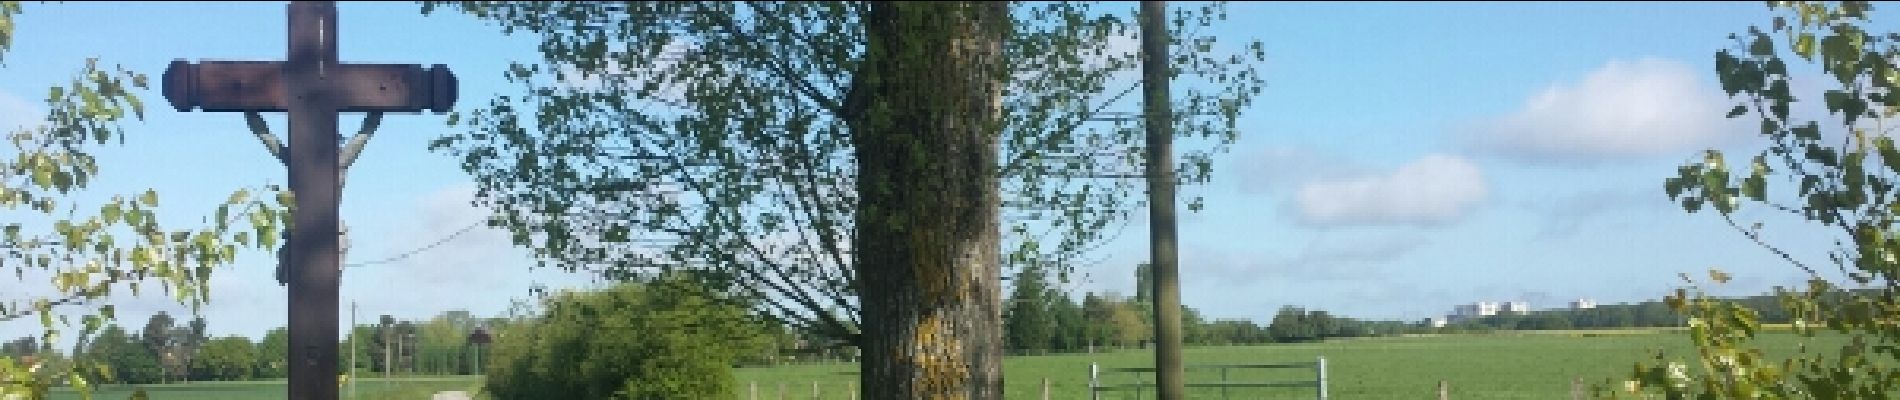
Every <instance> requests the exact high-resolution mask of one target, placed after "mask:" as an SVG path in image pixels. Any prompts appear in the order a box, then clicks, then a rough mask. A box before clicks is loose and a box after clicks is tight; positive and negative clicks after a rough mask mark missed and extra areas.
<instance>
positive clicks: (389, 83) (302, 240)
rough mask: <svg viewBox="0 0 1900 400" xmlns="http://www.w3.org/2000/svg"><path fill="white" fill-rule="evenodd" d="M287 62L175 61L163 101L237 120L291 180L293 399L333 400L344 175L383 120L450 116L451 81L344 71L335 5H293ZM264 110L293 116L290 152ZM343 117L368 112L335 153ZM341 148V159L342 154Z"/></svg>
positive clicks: (392, 68)
mask: <svg viewBox="0 0 1900 400" xmlns="http://www.w3.org/2000/svg"><path fill="white" fill-rule="evenodd" d="M289 14H290V29H289V30H290V35H289V39H290V40H289V52H288V54H287V56H288V58H287V59H286V61H280V62H279V61H204V62H198V63H189V62H186V61H184V60H176V61H172V63H171V65H170V66H168V67H167V68H166V69H165V76H164V92H165V100H167V101H169V102H170V103H171V105H172V107H173V108H176V109H178V111H191V110H192V109H193V108H197V109H200V110H203V111H211V112H243V113H244V116H245V120H246V122H247V124H248V125H249V127H250V129H251V131H252V133H253V134H255V135H257V137H258V139H260V140H261V141H263V142H264V147H266V148H267V149H268V150H269V151H270V152H271V155H272V156H275V157H276V158H277V159H278V161H280V162H282V163H284V165H285V167H286V168H287V169H288V170H289V172H290V174H289V175H290V191H291V193H293V194H295V199H296V200H295V202H296V204H295V207H296V208H295V209H294V210H293V211H292V214H291V218H292V225H291V230H290V231H289V232H288V233H287V234H286V235H285V241H284V247H283V249H282V251H281V252H280V253H279V258H278V260H279V265H278V280H279V282H282V283H284V284H286V285H288V286H289V291H290V302H289V313H290V327H289V333H290V349H289V351H290V354H289V355H288V356H289V357H288V358H287V360H289V361H290V362H289V364H290V365H289V372H290V385H289V392H290V395H289V398H291V399H321V400H333V399H336V398H337V392H338V387H337V375H336V371H337V342H338V341H337V319H338V314H337V313H338V306H337V303H338V301H337V291H338V284H339V281H340V279H339V278H340V277H341V275H342V270H341V269H340V267H341V266H342V265H341V263H340V261H341V254H340V247H339V238H338V236H339V235H340V234H341V233H342V232H341V231H340V230H339V229H338V226H339V224H338V222H337V206H338V200H339V197H340V195H341V192H342V186H343V172H345V170H346V169H347V168H348V167H349V165H350V164H351V163H352V162H354V161H355V160H356V155H357V154H358V153H359V152H361V151H362V148H363V146H364V144H365V143H367V142H368V141H369V137H370V135H371V134H372V133H373V132H374V131H375V130H376V125H377V124H379V123H380V122H381V121H382V113H384V112H418V111H422V110H425V109H426V110H430V111H434V112H436V113H442V112H447V111H448V110H449V108H450V107H451V106H453V105H454V104H455V96H456V80H455V75H453V74H451V73H450V72H449V69H448V67H446V66H443V65H440V64H437V65H434V66H432V67H430V68H427V69H425V68H423V67H422V66H421V65H415V64H342V63H339V62H338V61H337V45H336V37H337V35H336V3H335V2H330V1H293V2H291V3H290V5H289ZM260 112H288V113H289V114H290V124H289V125H290V145H289V146H288V147H285V146H284V145H283V144H282V142H280V141H278V140H277V138H276V136H274V135H271V133H270V131H269V129H268V128H267V127H266V126H265V124H264V120H263V118H262V117H260V116H259V115H258V113H260ZM339 112H364V113H368V115H367V116H366V117H365V119H364V121H363V129H362V130H361V131H359V132H358V133H357V134H356V135H355V136H354V137H352V138H351V139H350V143H349V144H348V146H347V148H343V149H339V142H340V141H341V140H340V139H341V138H340V136H339V135H338V134H337V114H338V113H339ZM339 150H341V151H339Z"/></svg>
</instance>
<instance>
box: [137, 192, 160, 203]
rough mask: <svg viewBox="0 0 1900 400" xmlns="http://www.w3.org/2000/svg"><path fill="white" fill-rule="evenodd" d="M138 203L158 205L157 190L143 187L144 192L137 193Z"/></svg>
mask: <svg viewBox="0 0 1900 400" xmlns="http://www.w3.org/2000/svg"><path fill="white" fill-rule="evenodd" d="M139 203H140V204H144V205H145V206H146V207H158V192H157V191H154V190H151V189H145V193H144V194H140V195H139Z"/></svg>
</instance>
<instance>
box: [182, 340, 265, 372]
mask: <svg viewBox="0 0 1900 400" xmlns="http://www.w3.org/2000/svg"><path fill="white" fill-rule="evenodd" d="M256 364H257V345H255V344H253V343H251V339H249V338H245V337H243V336H227V337H222V338H217V339H212V340H209V341H206V342H205V343H204V346H203V347H201V348H200V349H199V351H198V355H197V356H194V357H192V358H191V377H192V379H201V380H219V381H237V380H247V379H251V377H253V376H255V375H254V374H255V373H256V369H255V368H254V367H255V366H256Z"/></svg>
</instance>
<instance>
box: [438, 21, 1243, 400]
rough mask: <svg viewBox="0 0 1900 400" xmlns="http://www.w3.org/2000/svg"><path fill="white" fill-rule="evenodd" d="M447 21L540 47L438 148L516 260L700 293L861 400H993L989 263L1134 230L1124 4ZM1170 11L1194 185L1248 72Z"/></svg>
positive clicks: (1063, 258) (1185, 167)
mask: <svg viewBox="0 0 1900 400" xmlns="http://www.w3.org/2000/svg"><path fill="white" fill-rule="evenodd" d="M427 4H428V6H425V7H431V6H437V5H440V4H437V3H427ZM452 5H455V6H457V7H458V8H460V9H461V10H463V11H466V12H468V13H471V14H473V15H476V16H479V17H483V18H487V19H491V20H495V21H498V22H501V23H502V25H503V26H504V27H505V28H504V29H506V30H508V31H511V32H512V31H525V32H531V33H533V34H537V35H539V36H540V37H541V38H542V45H541V53H542V58H543V59H542V60H540V62H536V63H528V64H517V65H515V66H514V67H513V68H512V69H511V71H510V72H509V73H508V76H509V78H510V79H512V80H514V81H516V82H519V83H520V84H522V85H523V86H524V89H525V95H508V96H504V97H501V98H497V99H495V100H494V101H492V102H491V103H490V104H489V106H488V107H487V108H485V109H480V110H475V111H473V112H469V113H465V114H461V115H459V116H458V117H460V118H459V120H460V123H462V124H465V125H467V126H469V127H470V128H471V129H470V131H469V132H467V133H462V134H456V135H451V136H448V137H445V138H443V139H442V140H440V141H438V142H436V143H435V147H436V148H438V149H443V150H446V151H449V152H451V153H452V154H455V155H458V156H461V157H462V158H463V160H464V169H466V170H467V171H468V172H470V173H471V174H472V175H474V176H475V177H476V180H477V182H478V187H479V189H478V193H479V195H480V197H481V198H482V199H483V200H482V201H481V202H482V203H483V204H485V205H488V206H491V207H493V208H494V209H495V212H496V215H495V218H494V219H493V221H494V222H496V223H497V224H498V225H501V226H505V227H507V228H509V229H510V230H512V231H513V232H514V234H515V235H514V239H515V241H516V243H518V244H521V245H525V246H528V247H530V248H533V249H535V251H536V252H537V254H538V255H540V256H542V257H543V258H544V259H546V261H547V262H548V263H549V264H550V265H559V266H562V267H563V268H577V269H588V270H592V271H596V272H599V273H600V274H602V275H605V276H608V277H614V278H629V277H634V276H639V275H642V274H648V273H652V272H654V271H658V270H677V269H704V270H712V271H717V272H718V273H719V274H720V275H723V276H725V277H727V278H728V279H729V282H730V283H731V285H730V289H732V290H735V291H737V292H740V293H742V294H746V295H750V296H753V297H755V298H758V299H761V300H764V301H765V303H763V304H764V306H763V307H762V308H763V309H762V310H761V311H763V312H764V313H765V314H766V315H768V316H770V317H773V318H776V319H779V320H782V321H785V322H786V323H788V324H790V325H793V326H797V327H800V328H801V329H804V330H808V331H811V332H815V333H818V334H823V335H827V336H831V337H836V338H841V339H845V340H847V341H848V342H850V343H853V344H856V345H858V347H860V348H862V349H863V351H864V362H863V363H862V364H861V367H862V368H863V369H864V370H863V371H862V372H864V373H863V374H862V375H861V376H862V377H863V379H864V384H863V385H862V388H863V390H864V391H865V397H866V398H879V399H881V398H920V397H930V396H939V395H948V394H949V393H952V392H956V393H963V394H964V395H966V396H969V397H971V398H997V397H999V396H1000V387H1001V385H1000V379H1001V375H1000V356H1001V349H1002V344H1003V343H1002V342H1003V340H1002V336H1003V335H1002V332H1001V329H1000V326H1001V324H1000V321H998V319H999V318H1000V316H1001V314H1002V307H1001V305H1000V304H998V302H999V300H1000V298H1001V293H1000V291H1001V290H1000V285H1001V283H1000V277H1001V276H1002V272H1001V269H1002V264H1011V265H1028V264H1039V265H1048V266H1051V267H1052V268H1051V270H1052V271H1055V272H1056V273H1057V275H1059V276H1066V273H1067V272H1068V271H1069V268H1072V267H1073V266H1075V265H1081V264H1086V263H1089V262H1091V261H1092V260H1091V259H1090V258H1088V256H1089V254H1090V252H1089V251H1090V250H1091V249H1092V248H1093V247H1094V246H1095V245H1097V244H1099V243H1101V242H1102V241H1103V239H1105V238H1107V237H1108V236H1110V235H1112V234H1114V233H1115V232H1117V231H1118V230H1119V229H1120V227H1121V226H1122V225H1123V224H1125V223H1126V222H1127V213H1128V212H1129V211H1130V210H1131V209H1133V208H1134V207H1136V206H1139V205H1140V203H1139V199H1134V198H1133V197H1134V196H1130V194H1132V193H1135V192H1136V191H1138V190H1140V188H1141V187H1142V185H1141V184H1140V181H1139V180H1136V179H1130V178H1136V177H1139V176H1140V174H1139V171H1140V170H1141V163H1142V162H1141V160H1142V157H1141V148H1140V143H1142V139H1143V136H1142V133H1141V131H1140V130H1139V129H1138V128H1139V126H1138V124H1137V122H1138V119H1137V118H1130V117H1131V116H1133V115H1135V113H1132V112H1129V111H1132V110H1134V108H1135V105H1136V104H1137V103H1136V101H1137V100H1138V99H1136V98H1135V96H1129V95H1128V94H1130V93H1131V92H1133V89H1134V88H1135V80H1134V79H1133V77H1134V75H1133V71H1134V68H1135V67H1136V65H1137V63H1136V61H1138V60H1137V58H1138V57H1139V55H1138V53H1137V52H1135V51H1134V50H1135V49H1134V46H1133V45H1132V44H1133V42H1134V41H1133V40H1131V39H1130V37H1131V35H1132V33H1133V30H1134V29H1133V25H1134V24H1133V19H1132V18H1130V17H1131V14H1132V13H1133V11H1134V7H1133V6H1132V5H1129V6H1128V7H1125V8H1119V9H1114V10H1102V9H1100V8H1101V7H1098V5H1096V4H1088V3H967V2H953V3H907V2H637V3H630V4H629V3H612V4H607V3H592V2H575V3H565V2H554V3H550V2H465V3H452ZM1111 8H1113V7H1111ZM1179 11H1181V13H1180V14H1179V15H1177V17H1178V18H1176V19H1174V21H1175V24H1174V26H1172V27H1171V29H1172V30H1175V31H1181V32H1180V33H1177V36H1175V37H1176V38H1180V39H1179V40H1177V41H1175V43H1173V45H1174V46H1176V47H1178V48H1179V49H1178V50H1177V51H1176V52H1175V53H1174V54H1179V55H1181V57H1178V58H1177V59H1175V60H1171V61H1173V62H1172V64H1173V66H1174V67H1175V68H1177V69H1178V72H1179V73H1180V75H1179V77H1180V78H1182V80H1183V81H1189V80H1193V81H1194V82H1184V84H1183V85H1181V86H1182V87H1184V88H1187V89H1188V90H1183V91H1181V95H1180V96H1179V97H1176V98H1175V105H1176V107H1177V108H1178V109H1179V110H1178V114H1180V115H1183V116H1184V118H1181V119H1179V120H1178V121H1177V123H1178V126H1177V127H1178V129H1176V132H1177V134H1178V135H1180V136H1181V137H1184V138H1203V139H1208V141H1206V142H1204V143H1203V144H1204V145H1201V146H1183V147H1182V148H1184V149H1187V150H1189V151H1188V152H1187V153H1186V154H1183V157H1182V158H1181V160H1182V162H1181V165H1180V166H1179V169H1180V170H1181V171H1182V174H1181V176H1182V178H1183V179H1182V181H1181V183H1182V184H1188V183H1195V182H1204V181H1205V180H1206V179H1207V178H1208V177H1209V174H1210V172H1211V171H1210V165H1211V164H1210V163H1209V162H1208V160H1209V157H1210V155H1211V154H1213V153H1214V152H1218V151H1222V150H1224V149H1225V146H1226V145H1227V144H1229V143H1231V142H1232V141H1233V140H1234V139H1235V137H1236V135H1237V131H1236V129H1235V128H1234V125H1233V122H1234V120H1235V118H1236V117H1237V116H1238V113H1239V110H1241V109H1243V108H1245V107H1246V106H1247V105H1248V104H1250V103H1251V101H1252V99H1253V97H1254V96H1255V95H1256V94H1257V93H1258V92H1259V90H1260V87H1261V85H1262V81H1261V79H1260V77H1259V75H1258V74H1257V73H1256V72H1255V71H1254V69H1253V64H1252V63H1253V62H1257V61H1259V60H1261V58H1262V55H1261V53H1260V47H1259V45H1258V43H1252V44H1251V45H1249V46H1246V47H1245V48H1244V49H1240V48H1223V49H1221V50H1224V51H1231V53H1232V54H1231V56H1230V55H1222V54H1215V52H1214V51H1213V50H1214V45H1215V43H1214V40H1213V38H1211V37H1207V36H1191V35H1190V33H1193V28H1196V27H1199V26H1203V25H1208V24H1211V23H1212V22H1213V21H1215V20H1218V19H1220V18H1221V17H1223V13H1224V11H1223V9H1222V8H1221V7H1220V4H1219V3H1214V4H1211V5H1208V6H1206V7H1204V8H1200V9H1196V10H1179ZM1118 43H1122V44H1121V45H1118ZM1118 113H1120V114H1118ZM451 119H452V120H453V119H458V118H455V117H452V118H451ZM832 309H842V310H845V311H846V312H843V313H837V314H834V313H830V312H828V311H829V310H832ZM858 327H862V329H864V332H862V334H860V332H858Z"/></svg>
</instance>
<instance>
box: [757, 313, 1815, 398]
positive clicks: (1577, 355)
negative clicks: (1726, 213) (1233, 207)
mask: <svg viewBox="0 0 1900 400" xmlns="http://www.w3.org/2000/svg"><path fill="white" fill-rule="evenodd" d="M1800 340H1801V339H1800V338H1799V337H1797V336H1794V335H1791V334H1785V333H1771V334H1766V335H1764V336H1763V337H1762V343H1763V344H1764V345H1765V346H1770V347H1766V349H1768V350H1769V351H1770V354H1769V355H1770V356H1771V357H1778V356H1779V357H1785V356H1786V355H1789V354H1792V353H1793V352H1794V351H1795V348H1796V346H1797V344H1798V343H1799V341H1800ZM1816 340H1830V339H1826V338H1822V339H1816ZM1658 348H1660V349H1663V350H1664V351H1666V352H1668V354H1670V355H1671V356H1672V357H1678V356H1679V357H1685V359H1686V360H1688V361H1693V358H1690V357H1693V354H1694V353H1693V349H1692V348H1690V346H1689V341H1688V338H1686V337H1684V336H1683V335H1682V334H1681V333H1678V332H1669V331H1662V330H1652V331H1546V332H1526V333H1501V334H1494V335H1449V336H1421V337H1391V338H1369V339H1350V340H1338V341H1328V342H1323V343H1306V344H1283V345H1263V346H1239V347H1190V348H1188V349H1187V351H1186V353H1185V358H1186V362H1187V363H1188V364H1190V365H1192V364H1275V363H1289V362H1302V361H1313V360H1314V359H1315V357H1319V356H1325V357H1326V361H1327V370H1328V371H1327V373H1328V375H1329V377H1328V380H1329V381H1330V382H1329V384H1328V387H1329V388H1328V389H1329V392H1330V393H1329V394H1330V395H1331V396H1332V398H1335V399H1374V400H1383V399H1424V398H1434V397H1435V394H1436V391H1437V386H1438V381H1439V380H1444V381H1446V382H1447V383H1448V384H1449V385H1450V391H1451V394H1452V398H1456V399H1460V400H1464V399H1512V400H1519V399H1559V398H1569V393H1570V382H1571V379H1573V378H1582V379H1583V380H1584V382H1585V384H1586V385H1588V384H1594V383H1598V382H1602V381H1603V380H1604V379H1607V378H1617V379H1619V380H1620V379H1622V378H1625V377H1627V376H1628V373H1629V371H1630V367H1631V365H1632V364H1633V363H1634V362H1636V361H1638V360H1647V359H1648V357H1649V355H1650V354H1651V353H1650V350H1651V349H1658ZM1152 357H1153V356H1152V353H1150V352H1148V351H1142V350H1126V351H1118V352H1112V353H1104V354H1093V355H1091V354H1070V355H1050V356H1030V357H1012V358H1010V359H1008V360H1007V361H1006V362H1005V369H1004V385H1005V387H1006V389H1005V390H1006V392H1005V393H1007V395H1006V396H1007V397H1008V398H1011V399H1036V398H1039V397H1040V395H1041V393H1042V379H1044V378H1048V379H1049V381H1050V391H1051V394H1050V398H1052V399H1086V398H1088V371H1089V363H1091V362H1094V363H1100V364H1101V365H1102V366H1104V367H1145V366H1148V365H1149V364H1151V363H1152V362H1153V361H1152ZM854 369H855V367H854V366H853V365H849V364H818V365H797V366H784V367H774V368H746V369H741V370H740V371H739V372H738V380H739V385H740V398H741V399H745V398H747V396H748V394H749V393H747V392H749V390H750V385H751V383H752V382H757V385H758V388H759V389H758V390H759V394H760V398H764V399H777V398H778V397H777V394H778V391H779V385H781V384H783V385H784V386H785V389H784V390H785V391H786V392H787V396H786V397H787V398H797V399H808V398H811V391H812V382H813V381H817V382H818V384H819V386H820V388H819V389H820V391H821V392H822V393H825V394H826V395H824V396H823V397H824V398H845V396H842V394H843V393H845V392H844V390H848V389H849V388H850V387H851V386H850V385H852V384H853V383H854V379H855V378H856V377H855V375H852V372H853V371H854ZM1230 373H1231V375H1230V376H1229V378H1230V379H1231V380H1236V381H1240V380H1245V381H1294V380H1311V379H1313V378H1314V376H1313V372H1312V370H1311V369H1301V370H1290V369H1283V370H1247V371H1244V372H1243V371H1235V372H1230ZM1134 378H1135V377H1134V376H1130V375H1126V374H1124V375H1122V376H1120V377H1119V379H1113V380H1111V381H1110V382H1105V383H1130V382H1133V379H1134ZM1188 380H1189V382H1197V381H1201V382H1204V381H1218V380H1220V376H1219V373H1218V372H1215V371H1191V372H1190V373H1189V374H1188ZM1188 394H1189V397H1190V398H1195V399H1220V398H1222V392H1221V390H1220V389H1218V388H1193V389H1189V393H1188ZM1227 395H1228V396H1229V397H1230V398H1233V399H1310V398H1313V397H1314V390H1313V389H1310V388H1247V389H1238V388H1236V389H1229V390H1228V392H1227ZM1102 398H1103V399H1134V398H1136V397H1135V393H1133V392H1117V393H1104V395H1103V396H1102ZM1142 398H1149V399H1152V398H1154V394H1153V393H1152V392H1148V393H1145V394H1143V396H1142Z"/></svg>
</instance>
